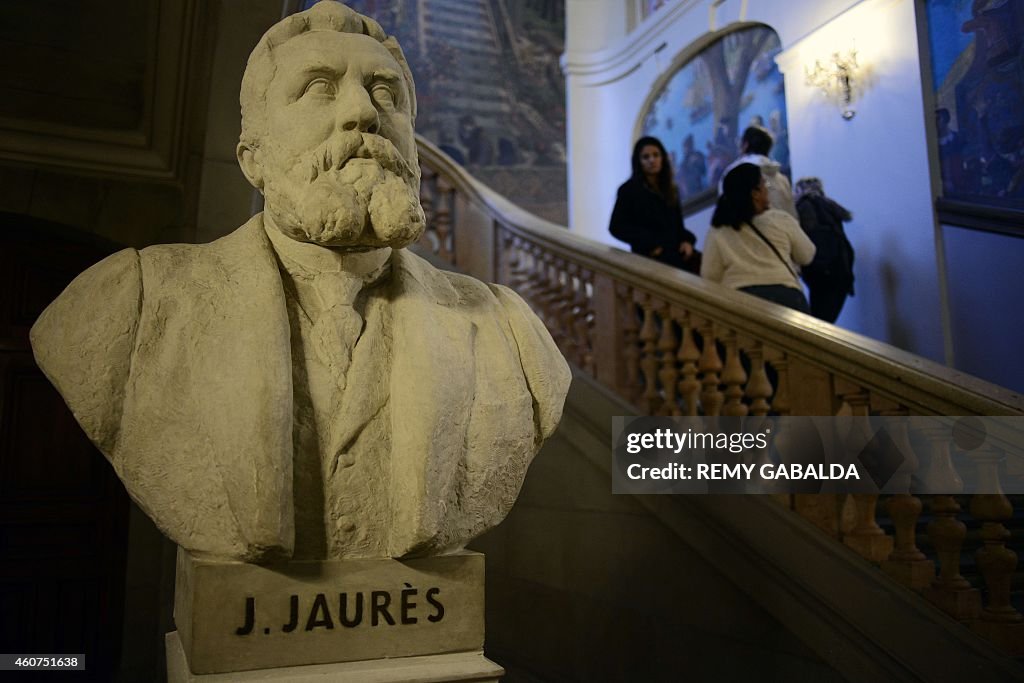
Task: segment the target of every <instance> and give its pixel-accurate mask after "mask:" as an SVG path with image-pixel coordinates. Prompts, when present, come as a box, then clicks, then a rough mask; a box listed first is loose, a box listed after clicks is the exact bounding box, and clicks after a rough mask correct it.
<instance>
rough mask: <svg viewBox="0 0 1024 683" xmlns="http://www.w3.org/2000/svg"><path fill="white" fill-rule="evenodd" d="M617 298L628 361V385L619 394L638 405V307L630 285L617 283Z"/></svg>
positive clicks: (625, 355) (624, 355) (625, 356)
mask: <svg viewBox="0 0 1024 683" xmlns="http://www.w3.org/2000/svg"><path fill="white" fill-rule="evenodd" d="M615 296H616V297H618V298H619V300H620V302H621V304H622V305H621V310H622V315H623V321H622V337H623V340H624V346H623V351H622V355H623V357H624V358H625V361H626V363H625V366H626V367H625V371H626V372H625V381H626V385H625V386H623V387H619V393H620V394H622V395H623V396H625V397H626V398H628V399H629V401H630V402H631V403H633V404H637V403H639V400H638V399H639V396H640V344H639V341H640V338H639V334H638V332H639V328H638V327H637V322H636V306H635V305H634V304H633V296H632V289H631V288H630V287H629V286H628V285H624V284H621V283H615Z"/></svg>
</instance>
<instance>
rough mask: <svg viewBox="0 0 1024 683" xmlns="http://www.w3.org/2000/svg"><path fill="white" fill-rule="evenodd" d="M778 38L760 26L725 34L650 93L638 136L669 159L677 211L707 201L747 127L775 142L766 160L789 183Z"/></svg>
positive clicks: (783, 87) (736, 154)
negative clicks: (658, 145) (656, 143)
mask: <svg viewBox="0 0 1024 683" xmlns="http://www.w3.org/2000/svg"><path fill="white" fill-rule="evenodd" d="M780 50H781V46H780V43H779V37H778V35H777V34H776V33H775V31H773V30H772V29H770V28H768V27H767V26H751V27H747V28H742V29H739V30H735V31H732V32H730V33H727V34H725V35H724V36H722V37H720V38H718V39H717V40H715V41H714V42H712V43H710V44H709V45H708V46H707V47H705V48H704V49H703V50H701V51H700V52H699V53H697V54H696V55H694V56H693V57H692V58H690V59H688V60H686V61H685V62H683V63H682V64H680V65H679V66H678V68H676V69H675V70H674V71H670V72H669V74H668V75H667V76H666V77H665V78H664V79H663V80H662V81H661V83H660V85H657V86H655V90H654V95H653V97H652V98H651V99H650V100H649V104H648V105H647V107H646V108H645V110H644V111H643V112H642V114H641V119H640V126H639V128H640V130H639V131H638V132H639V134H640V135H653V136H654V137H656V138H658V139H660V140H661V141H662V143H663V144H664V145H665V149H666V150H667V151H668V154H669V158H670V160H671V162H672V169H673V172H674V174H675V178H676V182H677V183H678V184H679V193H680V196H681V198H682V200H683V208H684V210H687V209H689V210H693V209H696V208H699V207H700V206H703V205H705V204H707V203H709V202H711V201H713V200H714V197H715V194H716V192H715V188H716V187H717V185H718V181H719V180H720V179H721V176H722V172H723V171H724V170H725V168H726V167H727V166H728V165H729V164H730V163H731V162H732V161H733V160H734V159H735V158H736V157H737V156H739V138H740V136H741V135H742V134H743V130H744V129H745V128H747V127H748V126H751V125H756V126H761V127H763V128H766V129H767V130H768V131H769V132H771V134H772V136H773V137H774V138H775V146H774V147H773V148H772V157H773V158H774V159H775V160H776V161H778V162H779V164H781V166H782V172H783V173H786V174H787V175H789V172H790V171H789V135H788V133H787V131H786V91H785V85H784V83H783V79H782V73H781V72H780V71H779V69H778V66H777V65H776V64H775V56H776V55H777V54H778V53H779V51H780Z"/></svg>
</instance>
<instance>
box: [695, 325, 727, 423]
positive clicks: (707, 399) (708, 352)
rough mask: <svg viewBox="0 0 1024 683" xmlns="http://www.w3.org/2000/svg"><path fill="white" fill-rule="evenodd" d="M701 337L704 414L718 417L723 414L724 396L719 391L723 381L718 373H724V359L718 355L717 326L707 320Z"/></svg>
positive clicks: (702, 402) (701, 395) (701, 396)
mask: <svg viewBox="0 0 1024 683" xmlns="http://www.w3.org/2000/svg"><path fill="white" fill-rule="evenodd" d="M701 336H702V337H703V338H704V349H703V350H702V352H701V356H700V371H701V372H702V373H703V374H704V379H703V380H702V382H701V385H702V386H703V387H704V390H703V391H702V392H701V394H700V398H701V404H702V405H703V407H704V414H705V415H710V416H718V415H720V414H721V410H722V402H723V400H724V395H723V394H722V392H721V391H719V389H718V385H719V384H721V381H720V380H719V378H718V373H719V372H721V371H722V359H721V357H720V356H719V355H718V346H717V344H716V343H715V324H714V322H712V321H711V320H707V321H705V323H704V326H703V327H702V328H701Z"/></svg>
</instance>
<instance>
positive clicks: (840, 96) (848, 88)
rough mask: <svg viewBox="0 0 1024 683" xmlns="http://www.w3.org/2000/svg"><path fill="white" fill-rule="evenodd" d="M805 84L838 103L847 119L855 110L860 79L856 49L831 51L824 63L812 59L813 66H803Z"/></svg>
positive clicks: (850, 117)
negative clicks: (844, 51) (842, 51)
mask: <svg viewBox="0 0 1024 683" xmlns="http://www.w3.org/2000/svg"><path fill="white" fill-rule="evenodd" d="M804 75H805V76H806V79H805V82H806V83H807V85H810V86H813V87H815V88H819V89H820V90H821V92H823V93H824V94H825V96H826V97H827V98H828V99H830V100H832V101H833V102H836V103H837V104H839V106H840V107H841V108H842V110H843V118H844V119H846V120H847V121H849V120H850V119H852V118H853V117H854V116H855V115H856V114H857V112H856V111H854V109H853V102H854V100H855V99H856V98H857V94H858V88H857V86H858V85H859V83H858V81H860V80H861V78H860V77H861V76H862V74H861V67H860V65H859V64H857V51H856V50H853V49H850V50H849V51H847V53H846V54H845V55H844V54H840V53H839V52H833V53H832V57H831V59H829V61H828V62H827V63H825V64H822V63H821V60H819V59H816V60H814V68H813V69H812V68H810V67H807V66H805V67H804Z"/></svg>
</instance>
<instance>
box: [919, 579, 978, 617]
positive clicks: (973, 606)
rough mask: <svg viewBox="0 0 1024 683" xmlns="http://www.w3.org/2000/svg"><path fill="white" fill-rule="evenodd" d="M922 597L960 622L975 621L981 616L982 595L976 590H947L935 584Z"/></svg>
mask: <svg viewBox="0 0 1024 683" xmlns="http://www.w3.org/2000/svg"><path fill="white" fill-rule="evenodd" d="M922 595H924V597H925V598H927V599H928V600H929V601H930V602H931V603H933V604H934V605H935V606H936V607H938V608H939V609H941V610H942V611H943V612H945V613H946V614H948V615H949V616H951V617H953V618H954V619H957V620H958V621H974V620H975V619H977V618H978V615H979V614H981V593H979V592H978V589H976V588H964V589H961V590H946V589H943V588H940V587H937V586H935V585H934V584H933V585H932V586H931V587H930V588H926V589H925V590H924V593H922Z"/></svg>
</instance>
